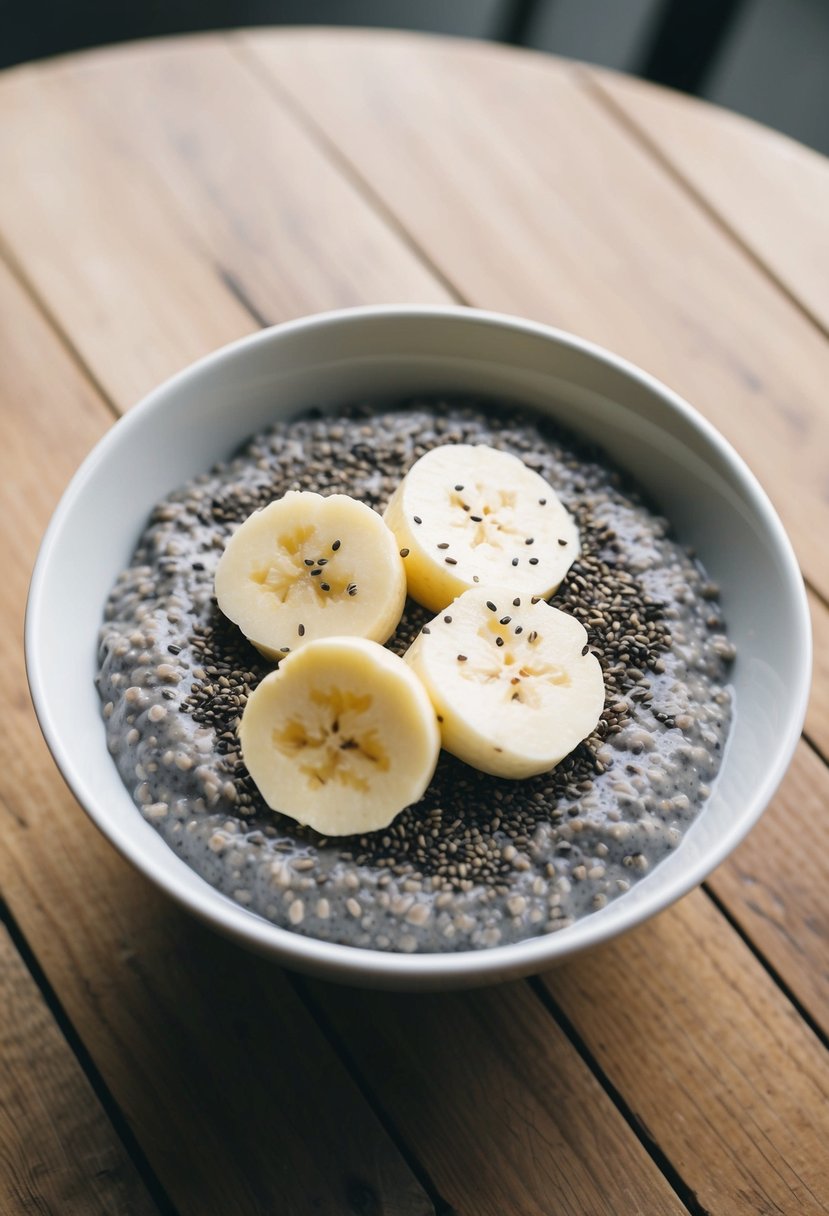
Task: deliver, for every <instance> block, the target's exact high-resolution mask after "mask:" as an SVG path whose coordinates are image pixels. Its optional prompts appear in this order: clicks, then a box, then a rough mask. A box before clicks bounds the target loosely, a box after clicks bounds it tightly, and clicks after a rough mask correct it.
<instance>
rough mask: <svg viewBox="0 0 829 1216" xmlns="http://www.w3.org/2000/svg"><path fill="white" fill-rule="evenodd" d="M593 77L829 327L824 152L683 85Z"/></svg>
mask: <svg viewBox="0 0 829 1216" xmlns="http://www.w3.org/2000/svg"><path fill="white" fill-rule="evenodd" d="M590 76H591V77H592V79H593V82H594V85H595V88H596V89H597V91H598V92H599V93H601V94H602V95H603V96H604V97H605V98H606V99H607V100H608V101H609V102H610V103H612V104H613V105H614V106H615V107H616V109H617V110H618V111H619V112H621V113H622V114H624V115H625V117H626V119H627V120H628V121H629V122H630V123H631V124H633V126H634V127H635V128H636V130H637V131H639V132H640V133H641V134H642V136H643V137H644V138H645V139H646V140H647V141H648V142H649V144H650V145H651V146H652V147H653V148H654V149H656V150H657V151H658V153H659V155H660V156H661V157H662V158H664V160H665V162H666V164H668V165H670V166H671V168H672V169H673V170H674V171H675V172H676V173H678V174H679V175H680V177H681V178H682V181H683V182H685V183H687V184H688V185H689V186H690V187H691V189H692V190H693V191H694V192H695V193H696V194H698V195H699V197H700V198H702V199H704V200H705V202H706V204H707V205H708V206H709V207H711V208H712V209H713V210H714V211H715V212H716V214H717V215H718V216H719V217H720V219H721V220H722V221H723V223H724V224H726V225H727V226H728V228H729V230H730V231H731V232H733V233H734V234H735V236H737V237H738V239H739V240H740V241H741V242H743V243H744V244H745V245H746V247H747V248H748V249H750V250H751V252H752V254H753V256H754V257H756V258H757V260H758V261H759V262H761V263H762V264H763V265H764V266H765V267H767V269H768V270H769V271H770V273H771V274H772V275H774V276H775V278H776V279H777V280H778V281H779V282H780V283H781V284H782V285H783V286H784V287H785V289H786V290H787V291H788V292H790V293H791V295H792V296H794V298H795V299H796V300H798V302H799V303H800V304H801V305H802V307H803V308H804V309H806V311H807V312H809V313H810V314H811V316H812V317H813V318H814V320H815V321H816V323H817V324H818V325H820V326H821V327H822V328H823V330H824V331H825V332H827V333H829V232H827V227H826V216H827V215H829V164H828V163H827V161H826V159H825V157H823V156H820V155H819V154H818V153H817V152H813V151H812V150H811V149H810V148H805V147H804V146H803V145H802V144H798V143H795V142H794V140H791V139H788V138H787V137H786V136H785V135H780V134H779V133H778V132H776V131H770V130H769V128H768V127H761V126H758V124H757V123H754V122H751V121H750V120H749V119H747V118H743V117H741V116H740V115H739V114H731V113H729V112H728V111H727V110H723V109H721V108H719V107H714V106H710V105H706V104H705V103H704V102H699V101H697V100H696V99H694V100H693V101H692V100H691V99H690V98H688V97H684V96H683V95H682V94H681V93H673V92H670V91H668V90H667V89H658V88H654V87H653V85H649V84H646V83H645V82H644V81H641V80H633V79H631V78H630V77H625V76H620V75H616V74H614V73H612V72H596V71H591V73H590ZM747 199H750V205H746V200H747Z"/></svg>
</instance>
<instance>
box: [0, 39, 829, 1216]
mask: <svg viewBox="0 0 829 1216" xmlns="http://www.w3.org/2000/svg"><path fill="white" fill-rule="evenodd" d="M0 164H1V165H2V184H0V242H2V245H1V246H0V248H1V249H2V261H0V310H2V313H1V315H2V325H0V392H2V436H3V442H2V444H1V445H0V493H1V494H2V500H3V508H2V519H3V532H4V550H3V552H4V561H3V578H2V589H1V590H0V597H1V598H0V603H1V604H2V621H3V626H4V628H3V631H2V633H1V634H0V656H2V670H3V675H4V678H3V682H2V691H1V692H0V698H2V700H1V701H0V705H2V720H3V723H4V729H3V733H2V742H0V747H2V753H1V754H2V764H0V774H2V776H1V777H0V781H1V782H2V784H1V785H0V799H2V805H1V806H0V810H2V848H0V881H2V892H3V897H4V901H5V903H4V923H5V928H2V927H0V950H1V951H2V969H0V993H1V995H0V1100H1V1102H0V1213H2V1214H3V1216H6V1214H11V1213H14V1214H15V1216H17V1214H19V1213H24V1212H27V1213H28V1212H33V1211H37V1212H47V1211H48V1212H50V1213H59V1216H74V1214H75V1213H83V1214H84V1216H89V1214H93V1216H94V1214H95V1213H106V1214H110V1213H125V1212H129V1213H141V1214H145V1213H157V1212H161V1213H178V1214H179V1216H208V1214H212V1213H216V1214H217V1216H218V1214H221V1216H237V1214H239V1216H241V1214H242V1213H280V1214H282V1213H286V1214H288V1216H293V1214H294V1213H296V1214H298V1216H303V1214H304V1213H332V1214H334V1213H336V1214H340V1213H345V1214H346V1216H348V1214H352V1216H369V1214H370V1216H375V1214H379V1213H395V1214H400V1216H414V1214H418V1216H420V1214H426V1213H438V1214H442V1216H446V1214H448V1213H458V1214H461V1216H466V1214H469V1216H486V1214H490V1213H491V1214H493V1216H512V1214H521V1216H523V1214H525V1213H529V1214H533V1213H539V1214H540V1213H551V1214H552V1213H555V1214H558V1213H585V1214H589V1216H595V1214H596V1213H608V1214H613V1216H618V1214H621V1213H624V1214H628V1213H633V1212H641V1213H647V1214H649V1216H650V1214H652V1213H680V1212H686V1211H687V1212H690V1213H692V1214H693V1216H702V1214H703V1213H711V1214H720V1213H722V1214H723V1216H732V1214H733V1213H774V1214H781V1216H783V1214H785V1216H788V1214H790V1213H795V1212H797V1213H800V1212H819V1211H820V1212H824V1211H826V1210H827V1209H829V1056H827V1051H826V1047H827V1031H829V861H827V858H829V821H827V815H826V803H827V794H829V773H827V768H826V758H827V757H829V657H828V653H827V652H829V607H827V600H828V599H829V561H827V536H829V493H827V473H829V460H828V459H827V457H828V456H829V393H828V390H829V342H828V341H827V336H829V228H828V227H827V217H829V168H827V163H826V162H825V161H823V160H821V159H820V158H819V157H818V156H816V155H814V154H812V153H810V152H808V151H806V150H805V149H803V148H801V147H798V146H796V145H794V144H792V143H790V142H788V141H787V140H785V139H783V138H781V137H778V136H776V135H774V134H772V133H771V132H769V131H765V130H762V129H760V128H758V127H755V126H753V125H751V124H749V123H747V122H745V121H743V120H740V119H737V118H735V117H732V116H730V115H728V114H725V113H723V112H721V111H718V110H715V109H712V108H710V107H707V106H703V105H701V104H699V103H696V102H692V101H689V100H685V99H682V98H680V97H678V96H671V95H669V94H666V93H664V92H661V91H659V90H656V89H653V88H651V87H648V86H645V85H642V84H639V83H635V82H633V81H631V80H627V79H624V78H622V77H618V76H611V75H608V74H605V73H603V72H599V71H593V70H588V69H586V68H583V67H579V66H576V65H572V64H568V63H564V62H557V61H555V60H553V59H550V58H549V57H546V56H541V55H536V54H529V53H525V52H516V51H512V50H504V49H499V48H495V47H492V46H486V45H476V44H472V43H469V44H465V43H461V42H453V41H444V40H440V39H430V38H424V37H416V36H410V35H375V34H367V33H365V32H361V33H346V32H339V31H337V32H332V31H323V32H320V31H317V32H313V33H311V32H303V31H288V32H257V33H236V34H233V35H231V36H222V37H200V38H188V39H182V40H178V41H174V42H169V43H161V44H156V45H153V44H146V45H134V46H129V47H124V48H121V49H117V50H107V51H104V52H98V53H93V54H89V55H83V56H78V57H72V58H69V59H65V60H59V61H56V62H53V63H47V64H43V65H35V66H28V67H22V68H18V69H14V70H12V71H8V72H6V73H5V74H4V75H3V77H2V78H0ZM401 300H403V301H423V302H436V303H440V302H443V301H462V302H468V303H470V304H475V305H480V306H484V307H487V308H494V309H501V310H505V311H512V312H516V313H520V314H523V315H525V316H528V317H532V318H536V319H538V320H542V321H548V322H552V323H553V324H556V325H560V326H563V327H565V328H568V329H572V330H574V331H576V332H577V333H580V334H582V335H584V336H586V337H588V338H592V339H595V340H597V341H599V342H601V343H603V344H605V345H607V346H609V347H611V348H612V349H613V350H615V351H617V352H619V353H620V354H623V355H626V356H628V357H629V358H631V359H633V360H635V361H636V362H638V363H640V364H642V365H643V366H644V367H645V368H647V369H648V370H649V371H651V372H654V373H655V374H656V375H657V376H659V377H661V378H662V379H663V380H665V381H667V383H668V384H670V385H671V386H673V387H674V388H676V389H678V390H679V392H681V393H682V394H684V395H685V396H686V397H687V398H688V399H689V400H691V401H692V402H694V403H695V404H696V405H697V406H698V408H699V409H700V410H702V411H703V413H705V414H706V415H707V416H708V417H709V418H711V419H712V420H713V421H714V422H715V423H716V425H717V426H718V427H720V428H721V430H722V431H723V432H725V434H726V435H727V436H728V437H729V438H730V439H731V440H732V441H733V442H734V443H735V444H736V446H737V448H738V449H739V450H740V452H741V453H742V455H743V456H744V457H745V458H746V459H747V461H748V462H749V464H750V465H751V466H752V467H753V469H754V470H755V472H756V473H757V474H758V476H759V477H760V479H761V481H762V482H763V483H764V484H765V486H766V488H767V489H768V490H769V491H770V493H771V495H772V497H773V499H774V501H775V503H776V505H777V508H778V510H779V511H780V513H781V515H782V516H783V519H784V521H785V523H786V525H787V527H788V529H789V531H790V534H791V536H792V538H793V540H794V543H795V545H796V548H797V551H798V554H799V557H800V560H801V562H802V565H803V569H804V571H805V573H806V576H807V578H808V580H809V583H810V586H811V602H812V607H813V610H814V622H815V631H816V640H817V661H816V681H815V689H814V696H813V698H812V704H811V709H810V712H809V717H808V721H807V727H806V734H805V737H804V739H803V741H802V742H801V743H800V745H799V747H798V751H797V755H796V758H795V761H794V764H793V766H792V768H791V771H790V773H789V775H788V777H787V778H786V780H785V782H784V784H783V787H782V788H781V790H780V792H779V793H778V795H777V797H776V798H775V800H774V802H773V805H772V806H771V808H770V810H769V811H768V813H767V814H766V816H765V818H764V819H763V821H762V822H761V823H760V825H759V826H758V827H757V828H756V829H755V830H754V831H753V832H752V833H751V836H750V837H749V839H748V840H747V841H746V842H745V843H744V845H743V846H742V847H741V848H740V849H739V850H738V852H737V853H736V855H735V856H734V857H733V858H732V859H731V860H730V861H728V862H727V863H726V864H725V865H723V866H721V867H720V869H719V870H717V872H716V873H715V874H714V875H712V877H711V879H710V881H709V882H708V883H707V884H706V886H705V888H704V889H702V890H698V891H696V892H695V893H693V894H692V895H690V896H688V897H687V898H686V899H684V900H683V901H682V902H681V903H680V904H679V905H678V906H676V907H675V908H673V909H672V910H671V911H669V912H667V913H665V914H664V915H663V916H661V917H659V918H658V919H657V920H655V921H653V922H652V923H650V924H648V925H646V926H644V927H643V928H641V929H639V930H638V931H637V932H635V933H632V934H630V935H629V936H627V937H625V938H623V939H622V940H620V941H618V942H616V943H614V944H613V945H611V946H610V947H607V948H605V949H604V950H602V951H600V952H598V953H596V954H594V955H591V956H588V957H585V958H580V959H577V960H575V961H574V962H572V963H570V964H568V965H566V966H563V967H561V968H560V969H559V970H556V971H555V972H551V973H550V974H547V975H543V976H541V977H539V978H538V979H536V980H532V981H529V982H520V983H514V984H511V985H508V986H506V987H502V988H499V989H492V990H489V991H481V992H476V993H469V994H465V995H452V996H417V997H413V996H405V995H394V996H389V995H378V994H373V993H365V992H359V991H350V990H345V989H338V988H335V987H331V986H326V985H323V984H321V983H312V982H309V981H306V980H302V979H298V978H297V977H295V976H291V975H287V974H284V973H281V972H280V971H278V970H277V969H276V968H273V967H271V966H269V965H267V964H265V963H263V962H259V961H256V960H254V959H253V958H251V957H248V956H247V955H246V954H243V953H242V952H241V951H240V950H238V949H236V948H234V947H232V946H230V945H229V944H227V943H226V942H224V941H222V940H220V939H219V938H217V937H214V936H213V935H211V934H210V933H209V932H208V931H207V930H206V929H204V928H202V927H201V926H199V925H197V924H196V923H194V922H192V921H191V920H190V919H188V918H187V917H186V916H185V915H184V914H183V913H181V912H179V911H178V910H177V909H176V908H174V907H173V906H172V905H171V904H170V903H169V902H167V901H166V900H165V899H163V898H162V897H161V896H160V895H159V894H157V893H156V891H155V890H154V889H152V888H151V887H150V886H149V885H148V884H147V883H146V882H145V881H144V880H143V879H142V878H140V877H139V876H138V875H136V874H135V873H133V872H132V870H130V869H129V868H128V867H127V866H126V864H125V863H124V862H122V861H121V859H120V858H119V857H118V856H117V855H116V854H115V852H114V851H113V850H112V849H111V848H110V847H109V845H108V844H106V843H105V842H104V840H103V839H102V838H101V837H100V836H99V835H98V834H97V832H96V831H95V829H94V828H93V827H92V826H91V825H90V824H89V823H88V822H87V820H86V818H85V816H84V814H83V812H82V811H81V810H80V809H79V807H78V806H77V805H75V803H74V802H73V800H72V798H71V797H70V796H69V794H68V793H67V791H66V790H65V789H64V787H63V784H62V782H61V779H60V777H59V775H58V773H57V772H56V770H55V768H54V766H53V764H52V763H51V761H50V759H49V757H48V755H47V752H46V749H45V747H44V745H43V743H42V742H41V739H40V735H39V732H38V729H37V726H36V724H35V720H34V717H33V714H32V711H31V708H30V705H29V701H28V697H27V692H26V683H25V676H24V670H23V659H22V654H21V647H20V633H21V618H22V613H23V605H24V597H25V594H26V585H27V580H28V575H29V570H30V568H31V563H32V560H33V557H34V553H35V549H36V546H37V543H38V540H39V537H40V535H41V533H42V530H43V528H44V526H45V524H46V521H47V518H48V516H49V514H50V512H51V510H52V508H53V506H54V504H55V502H56V500H57V497H58V495H59V493H60V491H61V490H62V488H63V486H64V484H65V483H66V481H67V479H68V478H69V476H70V474H71V473H72V472H73V470H74V469H75V467H76V466H77V464H78V463H79V461H80V460H81V458H82V457H83V456H84V454H85V453H86V452H87V451H88V449H89V448H90V447H91V445H92V444H93V443H94V442H95V441H96V440H97V439H98V437H99V436H100V435H101V434H102V433H103V432H104V431H105V430H106V428H107V427H108V426H110V425H111V424H112V422H113V419H114V417H115V416H117V415H118V414H120V413H121V412H123V411H124V410H127V409H129V407H130V406H131V405H132V404H133V403H134V402H135V401H136V400H137V399H138V398H139V397H140V396H141V395H142V394H143V393H145V392H146V391H147V390H148V389H149V388H151V387H152V386H153V385H154V384H156V383H157V382H158V381H159V380H161V379H162V378H164V377H166V376H168V375H169V374H170V373H171V372H174V371H175V370H176V369H178V368H180V367H182V366H183V365H184V364H186V363H188V362H190V360H192V359H194V358H196V357H197V356H199V355H201V354H203V353H204V352H206V351H208V350H210V349H211V348H213V347H215V346H218V345H219V344H221V343H224V342H227V341H229V340H230V339H233V338H237V337H239V336H240V335H242V334H245V333H248V332H250V331H251V330H253V329H255V328H256V327H257V326H259V325H262V324H266V323H272V322H276V321H282V320H285V319H286V318H289V317H294V316H298V315H300V314H303V313H308V312H313V311H315V310H319V309H326V308H330V307H333V306H339V305H348V304H357V303H363V302H383V301H401ZM91 543H94V541H93V542H91ZM807 833H808V835H807Z"/></svg>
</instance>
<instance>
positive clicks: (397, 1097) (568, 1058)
mask: <svg viewBox="0 0 829 1216" xmlns="http://www.w3.org/2000/svg"><path fill="white" fill-rule="evenodd" d="M310 990H311V993H312V996H313V1000H314V1002H315V1003H316V1004H317V1005H318V1006H319V1007H320V1008H321V1009H323V1010H324V1011H325V1016H326V1017H328V1018H330V1019H331V1020H332V1022H333V1023H334V1024H335V1025H336V1030H337V1034H338V1035H340V1036H341V1037H342V1039H343V1042H344V1043H345V1045H346V1049H347V1050H348V1052H349V1053H350V1054H351V1055H352V1056H353V1057H354V1059H355V1060H356V1062H357V1066H358V1068H359V1070H360V1072H361V1073H362V1075H363V1077H364V1079H365V1080H366V1082H367V1083H368V1085H369V1086H370V1087H371V1089H372V1090H373V1091H374V1093H375V1094H376V1095H377V1097H378V1100H379V1102H380V1103H381V1105H382V1106H383V1107H384V1108H385V1109H386V1110H388V1111H390V1112H391V1116H392V1118H393V1120H394V1123H395V1125H396V1127H397V1128H398V1129H399V1131H400V1132H401V1133H402V1135H403V1136H404V1138H405V1139H406V1141H407V1142H408V1143H409V1144H411V1145H412V1146H413V1148H414V1150H415V1152H416V1153H417V1155H418V1157H419V1158H420V1159H421V1160H422V1161H423V1162H424V1164H425V1165H426V1168H427V1169H428V1170H429V1173H430V1174H431V1176H432V1177H433V1178H434V1180H435V1182H436V1184H437V1186H438V1188H439V1190H440V1192H441V1194H442V1195H443V1196H444V1197H445V1198H446V1199H447V1200H448V1202H449V1203H450V1204H451V1207H452V1211H453V1213H457V1216H504V1213H513V1212H515V1213H518V1212H520V1213H521V1216H547V1214H548V1213H550V1212H555V1213H557V1214H558V1213H562V1214H565V1213H566V1214H568V1216H569V1214H572V1213H590V1216H599V1214H600V1213H607V1216H617V1214H618V1213H620V1212H625V1213H634V1212H636V1213H643V1214H644V1213H648V1214H651V1213H663V1212H680V1211H684V1210H685V1209H684V1207H683V1206H682V1205H681V1204H680V1202H679V1200H678V1199H677V1197H676V1196H675V1195H674V1193H673V1192H672V1191H671V1190H670V1188H669V1187H668V1185H667V1183H666V1181H665V1179H664V1178H663V1176H662V1175H661V1174H660V1172H659V1170H658V1169H657V1168H656V1166H655V1165H654V1164H653V1162H652V1161H651V1160H650V1158H649V1157H648V1155H647V1153H646V1152H645V1150H644V1149H643V1148H642V1147H641V1145H640V1144H639V1142H638V1141H637V1140H636V1139H635V1137H634V1136H633V1135H632V1134H631V1133H630V1132H629V1129H628V1128H627V1127H626V1126H625V1125H624V1123H623V1122H622V1120H621V1119H620V1118H619V1115H618V1113H617V1111H616V1110H615V1109H614V1107H613V1104H612V1103H611V1101H610V1099H609V1098H608V1096H607V1094H606V1093H605V1092H604V1090H603V1089H602V1088H601V1086H600V1085H599V1084H598V1082H597V1081H596V1080H595V1079H594V1078H593V1076H592V1074H591V1073H590V1071H589V1069H588V1068H587V1066H586V1065H585V1064H584V1063H582V1061H580V1060H579V1059H578V1057H577V1056H576V1055H575V1053H574V1052H573V1050H572V1047H571V1046H570V1044H569V1043H568V1041H567V1039H566V1037H565V1035H564V1034H563V1033H562V1031H561V1030H559V1028H558V1026H557V1025H556V1024H555V1022H554V1021H553V1020H552V1019H551V1018H550V1016H549V1015H548V1013H547V1012H546V1011H545V1009H544V1008H543V1006H542V1004H541V1002H540V1001H539V1000H538V999H537V998H536V997H535V996H534V995H533V994H532V992H531V990H530V988H529V987H528V986H527V985H526V984H523V983H518V984H510V985H507V986H504V987H502V988H497V989H489V990H487V991H481V992H476V993H473V994H451V995H445V994H441V995H435V996H431V995H429V996H424V995H418V996H412V995H406V994H389V993H374V992H359V991H357V990H355V989H346V988H339V987H334V986H333V985H323V984H321V983H314V984H312V985H310Z"/></svg>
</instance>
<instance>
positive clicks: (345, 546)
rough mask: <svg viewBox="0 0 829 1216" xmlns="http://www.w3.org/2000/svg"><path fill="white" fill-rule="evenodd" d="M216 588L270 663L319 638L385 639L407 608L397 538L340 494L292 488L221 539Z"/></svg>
mask: <svg viewBox="0 0 829 1216" xmlns="http://www.w3.org/2000/svg"><path fill="white" fill-rule="evenodd" d="M215 586H216V599H217V600H218V603H219V607H220V608H221V610H222V612H223V613H224V614H225V616H227V617H229V618H230V620H231V621H233V622H234V623H235V624H237V625H238V626H239V628H240V629H241V630H242V632H243V633H244V634H245V636H246V637H247V638H248V639H249V640H250V641H251V642H252V643H253V644H254V646H256V647H257V649H258V650H261V652H262V653H263V654H264V655H266V656H267V657H268V658H271V659H277V660H279V659H281V658H283V657H284V656H285V655H286V654H289V653H290V652H291V651H293V650H296V649H298V648H299V647H300V646H303V645H306V644H307V643H309V642H312V641H314V640H315V639H317V638H322V637H333V636H337V635H340V634H346V635H351V636H355V637H366V638H371V639H372V640H373V641H375V642H385V641H386V639H387V638H389V637H391V635H392V633H393V632H394V630H395V628H396V627H397V624H398V622H399V620H400V617H401V615H402V613H403V606H404V604H405V602H406V573H405V568H404V566H403V559H402V558H401V556H400V553H399V550H398V545H397V542H396V541H395V538H394V535H393V534H392V532H391V531H390V530H389V528H387V527H386V525H385V524H384V523H383V520H382V519H381V517H380V516H379V515H378V514H377V512H376V511H372V509H371V507H369V506H366V504H365V503H362V502H358V501H357V500H356V499H354V498H349V497H348V495H346V494H332V495H330V496H329V497H327V498H324V497H323V496H322V495H321V494H312V493H310V492H308V491H295V490H291V491H290V492H289V493H287V494H285V495H284V497H282V498H279V499H277V500H276V501H275V502H272V503H270V504H269V505H268V506H267V507H265V508H264V509H263V510H261V511H256V512H254V514H253V515H251V516H249V517H248V518H247V519H246V520H245V522H244V523H243V524H242V525H241V526H240V527H239V528H238V530H237V531H236V532H235V533H234V534H233V536H232V537H231V538H230V540H229V541H228V543H227V546H226V548H225V551H224V553H223V554H222V556H221V558H220V559H219V564H218V566H217V568H216V584H215Z"/></svg>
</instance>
